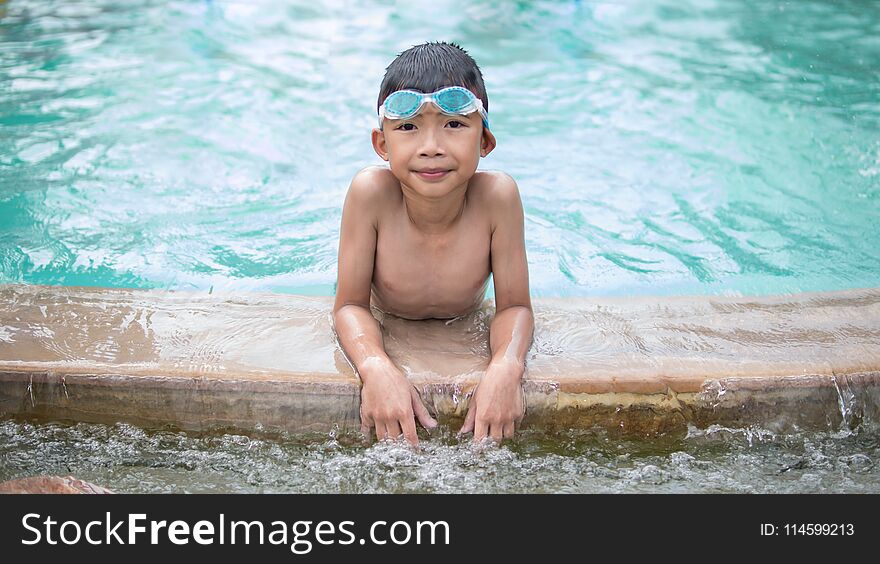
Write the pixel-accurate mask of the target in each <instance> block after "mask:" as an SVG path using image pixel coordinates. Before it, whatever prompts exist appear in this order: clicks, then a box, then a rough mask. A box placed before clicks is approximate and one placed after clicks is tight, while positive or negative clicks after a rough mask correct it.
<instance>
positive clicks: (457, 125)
mask: <svg viewBox="0 0 880 564" xmlns="http://www.w3.org/2000/svg"><path fill="white" fill-rule="evenodd" d="M446 125H448V126H449V127H451V128H452V129H458V128H460V127H464V124H463V123H461V122H460V121H458V120H456V119H454V120H452V121H450V122H449V123H447V124H446Z"/></svg>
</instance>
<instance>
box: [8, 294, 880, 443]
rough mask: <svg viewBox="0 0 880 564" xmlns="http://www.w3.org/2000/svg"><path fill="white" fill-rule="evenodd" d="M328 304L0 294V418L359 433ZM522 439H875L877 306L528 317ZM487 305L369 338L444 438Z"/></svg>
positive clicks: (655, 303)
mask: <svg viewBox="0 0 880 564" xmlns="http://www.w3.org/2000/svg"><path fill="white" fill-rule="evenodd" d="M332 302H333V298H330V297H306V296H291V295H279V294H234V295H224V294H213V295H208V294H205V293H188V292H167V291H150V290H119V289H104V288H80V287H61V286H31V285H6V286H0V417H4V418H8V417H17V418H19V417H20V418H33V419H39V420H55V421H87V422H102V423H113V422H128V423H133V424H136V425H141V426H146V427H164V426H168V425H171V426H174V427H178V428H181V429H184V430H196V431H210V430H217V429H224V430H230V429H231V430H236V431H241V432H254V431H257V432H259V431H269V432H275V431H285V432H292V433H307V432H329V431H331V430H338V431H341V432H348V431H357V430H358V429H359V428H360V423H359V416H358V413H359V411H358V409H359V390H360V386H359V382H358V378H357V375H356V374H355V372H354V370H353V369H352V368H351V366H350V365H349V363H348V361H347V360H346V358H345V356H344V355H343V353H342V351H341V349H340V348H339V346H338V345H337V343H336V339H335V336H334V334H333V330H332V327H331V322H330V310H331V307H332ZM533 306H534V310H535V342H534V344H533V346H532V348H531V350H530V351H529V355H528V360H527V371H526V376H525V379H524V384H523V386H524V390H525V397H526V406H527V408H526V418H525V420H524V421H523V425H524V426H528V427H531V428H538V429H545V430H547V431H558V430H563V429H568V428H594V427H600V428H605V429H609V430H617V431H622V432H624V433H637V434H647V435H651V434H656V433H664V432H670V431H676V430H678V431H680V430H684V429H686V428H687V426H688V425H694V426H697V427H706V426H708V425H711V424H722V425H736V426H742V425H751V424H758V425H762V426H764V427H766V428H769V429H771V430H776V431H785V430H786V429H789V428H792V427H793V426H797V427H801V428H804V427H820V428H833V429H837V428H840V427H844V426H845V427H853V426H856V425H858V424H860V423H861V422H863V421H870V422H872V423H876V422H878V421H880V418H878V412H880V289H864V290H847V291H841V292H825V293H812V294H797V295H785V296H767V297H721V296H703V297H672V298H669V297H664V298H642V297H640V298H538V299H535V300H534V302H533ZM493 312H494V307H493V304H492V302H491V301H487V302H485V303H484V305H483V307H482V308H481V309H480V310H478V311H476V312H474V313H473V314H471V315H469V316H467V317H462V318H458V319H455V320H450V321H442V320H427V321H407V320H403V319H399V318H396V317H393V316H387V315H383V314H382V313H380V312H378V311H375V310H374V315H376V317H377V318H378V319H379V320H380V323H381V324H382V327H383V334H384V337H385V346H386V350H387V351H388V354H389V356H391V358H392V359H393V360H394V361H395V362H396V363H397V365H398V366H400V367H401V368H402V369H403V371H404V372H405V373H406V374H407V377H408V378H409V379H410V380H411V381H412V382H413V384H414V385H415V386H416V388H417V389H418V390H419V392H420V393H421V395H422V398H423V399H424V400H425V403H426V404H427V405H428V406H429V409H431V410H432V411H433V412H434V413H435V414H436V415H437V416H438V417H439V418H440V420H441V423H444V422H445V423H450V424H453V425H455V424H459V423H460V422H461V421H462V420H463V417H464V414H465V412H466V409H467V402H468V399H469V397H470V393H471V392H472V391H473V389H474V387H475V386H476V384H477V383H478V382H479V380H480V377H481V376H482V374H483V371H484V370H485V367H486V365H487V363H488V358H489V348H488V327H489V324H490V323H491V318H492V315H493Z"/></svg>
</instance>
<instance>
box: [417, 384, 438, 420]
mask: <svg viewBox="0 0 880 564" xmlns="http://www.w3.org/2000/svg"><path fill="white" fill-rule="evenodd" d="M412 398H413V402H412V406H413V413H414V414H415V416H416V418H417V419H418V420H419V423H421V424H422V427H424V428H425V429H433V428H434V427H436V426H437V420H436V419H434V418H433V417H431V414H430V413H429V412H428V408H426V407H425V404H423V403H422V399H421V398H420V397H419V393H418V392H417V391H416V389H415V388H413V390H412Z"/></svg>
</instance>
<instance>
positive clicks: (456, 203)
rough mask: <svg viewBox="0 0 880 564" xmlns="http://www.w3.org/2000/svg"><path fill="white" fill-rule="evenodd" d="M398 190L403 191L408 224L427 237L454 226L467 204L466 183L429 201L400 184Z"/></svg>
mask: <svg viewBox="0 0 880 564" xmlns="http://www.w3.org/2000/svg"><path fill="white" fill-rule="evenodd" d="M400 188H401V190H402V191H403V204H404V207H405V208H406V214H407V216H408V217H409V221H410V223H411V224H412V225H413V226H414V227H415V228H416V229H418V230H419V231H421V232H423V233H425V234H428V235H435V234H439V233H443V232H445V231H447V230H448V229H449V228H450V227H452V226H453V225H455V223H456V222H457V221H458V218H460V217H461V214H462V213H463V212H464V207H465V204H466V203H467V188H468V184H467V183H465V184H463V185H462V186H460V187H458V188H456V189H455V190H453V191H452V192H450V193H449V194H446V195H445V196H443V197H442V198H430V199H429V198H425V197H424V196H422V195H420V194H418V193H417V192H416V191H415V190H413V189H411V188H409V187H407V186H406V185H404V184H402V183H401V185H400Z"/></svg>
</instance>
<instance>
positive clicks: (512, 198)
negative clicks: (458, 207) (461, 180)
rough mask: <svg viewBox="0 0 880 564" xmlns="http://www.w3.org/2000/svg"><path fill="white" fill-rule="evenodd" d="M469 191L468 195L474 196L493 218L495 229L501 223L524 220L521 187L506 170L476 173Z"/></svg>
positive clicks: (493, 228)
mask: <svg viewBox="0 0 880 564" xmlns="http://www.w3.org/2000/svg"><path fill="white" fill-rule="evenodd" d="M471 189H473V192H472V193H471ZM468 192H469V194H468V196H469V197H473V199H474V201H475V203H477V204H478V205H479V206H480V207H481V208H482V209H484V210H485V211H486V213H487V214H488V216H489V217H490V218H491V221H492V230H493V231H494V230H495V227H496V226H497V225H498V224H499V223H502V222H509V221H515V220H519V221H522V219H521V217H522V201H521V200H520V195H519V187H518V186H517V185H516V181H515V180H514V179H513V177H512V176H510V175H509V174H507V173H506V172H501V171H498V170H491V171H480V172H478V173H476V174H474V178H473V181H472V184H471V186H470V187H469V189H468Z"/></svg>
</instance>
